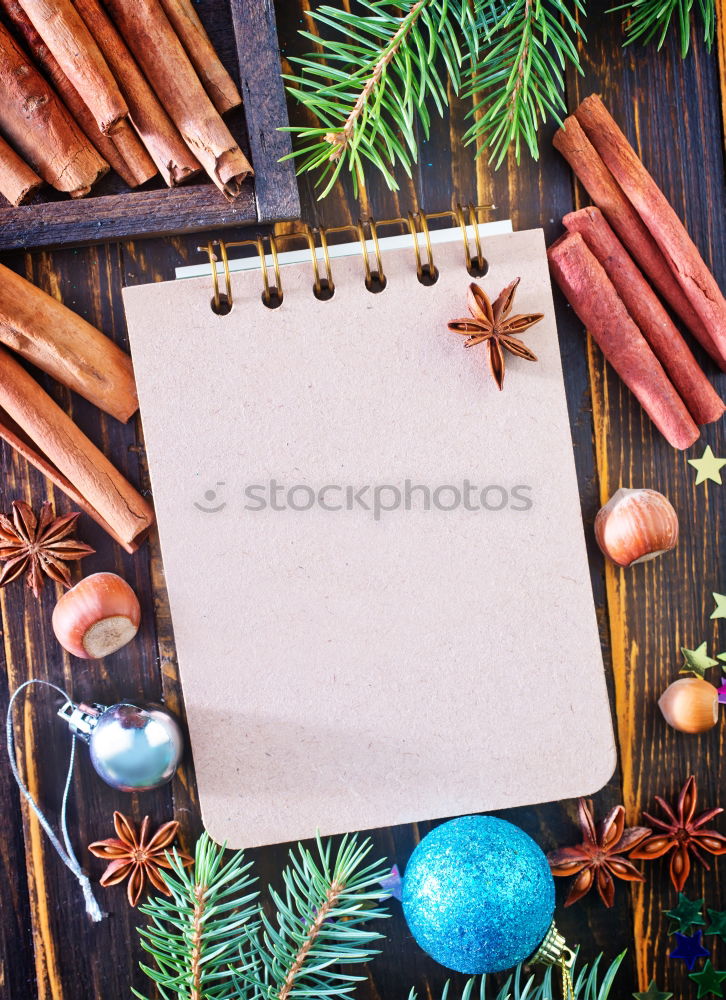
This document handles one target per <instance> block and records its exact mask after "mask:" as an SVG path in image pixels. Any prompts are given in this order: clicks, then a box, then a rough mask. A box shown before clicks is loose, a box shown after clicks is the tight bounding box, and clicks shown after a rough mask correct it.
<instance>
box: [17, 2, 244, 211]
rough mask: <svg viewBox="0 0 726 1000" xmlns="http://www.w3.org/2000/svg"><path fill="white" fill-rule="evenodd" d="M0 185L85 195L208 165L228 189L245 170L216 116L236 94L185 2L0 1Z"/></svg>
mask: <svg viewBox="0 0 726 1000" xmlns="http://www.w3.org/2000/svg"><path fill="white" fill-rule="evenodd" d="M0 16H1V17H2V20H0V89H1V90H2V94H3V99H2V101H1V102H0V194H2V195H4V197H5V198H6V199H7V200H8V201H9V202H10V203H11V204H12V205H19V204H22V203H24V202H26V201H28V200H29V199H30V198H31V197H32V196H33V195H34V194H35V192H36V191H37V190H38V188H39V186H40V185H41V184H42V183H43V182H45V183H47V184H49V185H51V186H52V187H54V188H55V189H56V190H58V191H62V192H65V193H67V194H69V195H70V196H71V197H72V198H80V197H83V196H84V195H87V194H88V193H89V191H90V190H91V188H92V186H93V185H94V184H95V183H96V181H97V180H98V179H99V178H100V177H103V176H104V174H106V173H107V172H108V170H109V169H110V168H111V169H113V170H115V171H116V172H117V173H118V174H119V175H120V176H121V177H122V178H123V180H124V181H125V182H126V183H127V184H128V185H129V187H132V188H133V187H137V186H138V185H139V184H143V183H145V182H146V181H148V180H150V179H151V178H152V177H154V176H156V175H157V174H158V173H160V174H161V176H162V178H163V179H164V181H165V182H166V184H168V185H169V186H170V187H171V186H175V185H177V184H182V183H184V182H185V181H187V180H189V178H191V177H193V176H195V175H196V174H198V173H199V172H200V171H201V170H202V169H203V170H205V171H206V172H207V174H208V175H209V176H210V177H211V179H212V180H213V182H214V183H215V184H216V185H217V187H218V188H219V189H220V191H221V192H222V193H223V194H224V195H225V197H227V198H228V199H232V198H235V197H236V196H237V195H238V194H239V193H240V191H241V186H242V182H243V181H244V180H245V178H246V177H248V176H249V175H250V174H251V173H252V168H251V166H250V164H249V162H248V160H247V158H246V157H245V155H244V153H243V152H242V150H241V149H240V148H239V145H238V144H237V141H236V140H235V139H234V137H233V136H232V134H231V132H230V131H229V129H228V127H227V125H226V124H225V122H224V121H223V119H222V115H223V114H224V113H225V112H227V111H229V110H231V109H232V108H235V107H238V106H239V105H240V104H241V103H242V98H241V97H240V94H239V92H238V90H237V87H236V86H235V83H234V81H233V80H232V78H231V77H230V75H229V73H228V72H227V70H226V69H225V68H224V66H223V65H222V62H221V61H220V59H219V57H218V55H217V53H216V52H215V50H214V47H213V46H212V43H211V42H210V40H209V37H208V35H207V33H206V31H205V29H204V26H203V25H202V22H201V21H200V19H199V17H198V15H197V13H196V11H195V9H194V6H193V3H192V0H134V2H133V3H128V2H126V0H0Z"/></svg>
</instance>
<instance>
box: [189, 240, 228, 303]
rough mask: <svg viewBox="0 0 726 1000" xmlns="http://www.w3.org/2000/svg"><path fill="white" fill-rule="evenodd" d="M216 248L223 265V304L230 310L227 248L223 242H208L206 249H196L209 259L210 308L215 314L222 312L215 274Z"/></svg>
mask: <svg viewBox="0 0 726 1000" xmlns="http://www.w3.org/2000/svg"><path fill="white" fill-rule="evenodd" d="M215 246H218V247H219V250H220V254H221V256H222V264H223V265H224V282H225V302H226V303H227V304H228V305H229V307H230V309H231V308H232V275H231V273H230V270H229V257H228V256H227V246H226V244H225V243H224V242H223V241H219V240H215V241H212V240H210V241H209V243H207V245H206V247H197V250H198V251H199V252H200V253H206V254H207V256H208V257H209V267H210V270H211V272H212V288H213V294H212V308H213V309H214V311H215V312H216V313H219V312H221V310H222V296H221V295H220V292H219V274H218V273H217V262H218V257H217V255H216V253H215V252H214V247H215Z"/></svg>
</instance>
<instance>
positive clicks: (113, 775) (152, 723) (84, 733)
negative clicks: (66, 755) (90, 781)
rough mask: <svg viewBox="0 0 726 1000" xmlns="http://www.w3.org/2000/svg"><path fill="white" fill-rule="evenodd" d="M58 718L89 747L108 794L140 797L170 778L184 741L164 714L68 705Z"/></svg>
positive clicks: (125, 706) (127, 706) (133, 708)
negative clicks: (108, 787) (109, 789)
mask: <svg viewBox="0 0 726 1000" xmlns="http://www.w3.org/2000/svg"><path fill="white" fill-rule="evenodd" d="M58 714H59V715H60V716H61V718H63V719H65V720H66V722H67V723H68V725H69V726H70V728H71V729H72V730H73V732H75V733H77V734H78V736H79V737H80V738H81V739H82V740H84V742H86V743H87V744H88V747H89V750H90V754H91V762H92V764H93V766H94V768H95V769H96V771H97V773H98V775H99V776H100V777H101V778H103V780H104V781H105V782H106V784H107V785H111V787H112V788H118V789H119V790H120V791H122V792H143V791H148V790H149V789H151V788H158V787H159V786H160V785H164V784H166V782H167V781H170V780H171V778H172V777H173V776H174V772H175V771H176V769H177V767H178V765H179V761H180V760H181V756H182V752H183V750H184V741H183V739H182V734H181V730H180V729H179V725H178V724H177V722H176V720H175V719H174V717H173V716H172V715H170V714H169V713H168V712H166V711H164V710H163V709H161V708H139V707H138V706H137V705H131V704H128V703H126V702H121V703H120V704H118V705H111V706H109V707H107V706H106V705H83V704H81V705H75V704H73V703H72V702H71V703H67V704H66V705H64V706H63V708H62V709H61V710H60V712H59V713H58Z"/></svg>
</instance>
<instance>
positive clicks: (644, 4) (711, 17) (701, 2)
mask: <svg viewBox="0 0 726 1000" xmlns="http://www.w3.org/2000/svg"><path fill="white" fill-rule="evenodd" d="M693 6H694V0H631V2H630V3H627V4H622V5H621V6H619V7H613V8H612V10H614V11H618V10H627V11H628V15H627V17H626V19H625V35H626V41H625V44H626V45H631V44H632V43H633V42H637V41H641V42H644V43H647V42H651V41H653V40H654V39H656V38H657V41H658V48H659V49H660V48H661V47H662V45H663V43H664V42H665V40H666V36H667V35H668V32H669V30H670V29H671V26H672V25H673V24H674V23H675V26H676V30H677V32H678V45H679V49H680V53H681V56H682V58H684V59H685V57H686V55H687V54H688V49H689V47H690V44H691V23H692V20H693V18H692V12H693ZM696 6H697V11H698V15H699V17H700V20H701V21H702V23H703V37H704V40H705V42H706V47H707V48H708V51H709V52H710V51H711V48H712V46H713V40H714V37H715V34H716V4H715V0H698V3H697V5H696Z"/></svg>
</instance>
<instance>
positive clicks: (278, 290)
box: [255, 233, 299, 306]
mask: <svg viewBox="0 0 726 1000" xmlns="http://www.w3.org/2000/svg"><path fill="white" fill-rule="evenodd" d="M297 235H299V234H297ZM267 240H268V243H269V244H270V253H271V254H272V266H273V268H274V271H275V285H274V286H272V287H271V286H270V276H269V274H268V272H267V256H266V254H265V244H264V242H263V238H262V236H258V237H257V239H256V240H255V245H256V246H257V253H258V254H259V257H260V270H261V271H262V283H263V285H264V289H263V292H262V299H263V301H264V303H265V305H266V306H272V303H273V294H274V296H275V297H276V298H277V299H278V305H279V304H280V302H282V275H281V273H280V260H279V257H278V255H277V240H276V239H275V237H274V236H273V235H272V233H270V234H269V236H268V237H267Z"/></svg>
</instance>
